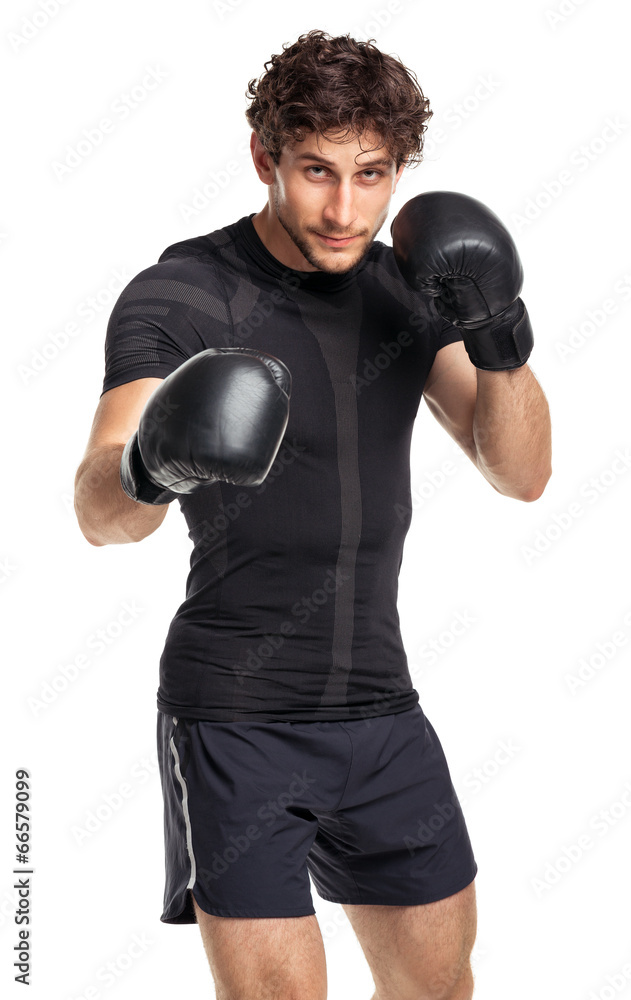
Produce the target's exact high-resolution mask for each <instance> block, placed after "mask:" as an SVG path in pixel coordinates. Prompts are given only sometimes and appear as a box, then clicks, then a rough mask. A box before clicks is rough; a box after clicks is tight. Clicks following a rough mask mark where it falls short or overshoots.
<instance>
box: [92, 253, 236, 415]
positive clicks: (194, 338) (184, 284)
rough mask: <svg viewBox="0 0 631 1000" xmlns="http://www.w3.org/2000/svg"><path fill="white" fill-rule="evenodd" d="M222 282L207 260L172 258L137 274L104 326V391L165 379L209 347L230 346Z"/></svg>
mask: <svg viewBox="0 0 631 1000" xmlns="http://www.w3.org/2000/svg"><path fill="white" fill-rule="evenodd" d="M230 336H231V324H230V316H229V311H228V307H227V305H226V301H225V295H224V291H223V284H222V282H221V280H220V278H219V276H218V275H217V274H216V272H215V268H214V267H213V266H212V264H210V263H209V262H208V261H200V260H196V259H193V258H185V257H184V258H175V259H170V260H165V261H160V262H158V263H157V264H153V265H151V267H148V268H146V269H145V270H144V271H141V272H140V273H139V274H137V275H136V277H135V278H132V280H131V281H130V282H129V284H128V285H127V286H126V287H125V288H124V289H123V291H122V292H121V294H120V296H119V298H118V300H117V302H116V305H115V306H114V309H113V310H112V313H111V316H110V318H109V321H108V325H107V332H106V336H105V375H104V379H103V390H102V393H101V395H102V394H103V393H104V392H107V391H108V390H109V389H113V388H115V387H116V386H118V385H123V384H124V383H125V382H131V381H133V380H134V379H139V378H166V376H167V375H170V374H171V372H173V371H175V369H176V368H179V366H180V365H181V364H183V363H184V362H185V361H187V360H188V359H189V358H192V357H193V356H194V355H195V354H199V352H200V351H203V350H206V349H207V348H209V347H228V346H230Z"/></svg>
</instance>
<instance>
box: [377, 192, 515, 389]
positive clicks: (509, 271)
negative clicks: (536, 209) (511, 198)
mask: <svg viewBox="0 0 631 1000" xmlns="http://www.w3.org/2000/svg"><path fill="white" fill-rule="evenodd" d="M390 233H391V235H392V248H393V250H394V256H395V260H396V262H397V266H398V268H399V270H400V271H401V274H402V275H403V277H404V278H405V280H406V281H407V282H408V284H409V285H411V286H412V288H415V289H417V291H422V292H426V293H427V294H429V295H431V296H433V298H434V303H435V305H436V309H437V310H438V312H439V313H440V314H441V316H443V317H444V318H445V319H446V320H448V321H449V322H450V323H453V325H454V326H456V327H458V329H459V330H460V331H461V332H462V339H463V341H464V346H465V348H466V350H467V353H468V355H469V357H470V359H471V361H472V363H473V364H474V365H475V366H476V368H482V369H483V370H484V371H507V370H508V369H511V368H521V366H522V365H524V364H525V363H526V361H527V360H528V358H529V357H530V352H531V351H532V348H533V335H532V327H531V325H530V319H529V318H528V313H527V312H526V307H525V305H524V303H523V302H522V300H521V299H520V298H519V297H518V296H519V293H520V291H521V288H522V284H523V277H524V275H523V270H522V266H521V261H520V259H519V255H518V253H517V248H516V246H515V244H514V242H513V240H512V238H511V236H510V234H509V232H508V230H507V229H506V228H505V227H504V225H503V224H502V222H501V221H500V220H499V219H498V217H497V216H496V215H495V214H494V213H493V212H492V211H491V210H490V209H489V208H487V207H486V205H483V204H482V202H481V201H477V200H476V199H475V198H470V197H469V196H468V195H465V194H460V193H459V192H457V191H428V192H426V193H425V194H419V195H417V196H416V198H412V199H411V200H410V201H408V202H407V203H406V204H405V205H404V206H403V208H402V209H401V211H400V212H399V213H398V215H397V216H396V218H395V219H394V221H393V223H392V225H391V227H390Z"/></svg>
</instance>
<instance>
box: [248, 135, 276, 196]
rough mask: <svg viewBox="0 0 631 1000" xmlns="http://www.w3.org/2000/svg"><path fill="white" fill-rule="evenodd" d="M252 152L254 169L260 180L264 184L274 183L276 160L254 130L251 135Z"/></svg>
mask: <svg viewBox="0 0 631 1000" xmlns="http://www.w3.org/2000/svg"><path fill="white" fill-rule="evenodd" d="M250 152H251V153H252V161H253V163H254V169H255V170H256V172H257V174H258V175H259V180H261V181H263V184H273V183H274V175H275V171H274V166H275V165H274V161H273V160H272V158H271V156H270V155H269V153H267V152H266V151H265V150H264V149H263V146H262V145H261V143H260V141H259V138H258V136H257V134H256V132H253V133H252V135H251V136H250Z"/></svg>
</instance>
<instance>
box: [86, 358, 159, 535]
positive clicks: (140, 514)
mask: <svg viewBox="0 0 631 1000" xmlns="http://www.w3.org/2000/svg"><path fill="white" fill-rule="evenodd" d="M162 381H163V379H161V378H140V379H135V380H134V381H132V382H127V383H125V384H124V385H119V386H117V387H116V388H114V389H109V390H108V392H105V393H103V395H102V396H101V399H100V400H99V405H98V407H97V410H96V413H95V416H94V422H93V424H92V430H91V432H90V438H89V440H88V445H87V447H86V450H85V455H84V456H83V460H82V462H81V465H80V466H79V468H78V469H77V474H76V477H75V493H74V506H75V511H76V514H77V519H78V521H79V527H80V529H81V531H82V533H83V535H84V536H85V538H86V539H87V540H88V542H90V544H91V545H110V544H116V543H122V542H139V541H141V539H143V538H146V537H147V535H150V534H151V533H152V532H153V531H155V530H156V528H157V527H158V526H159V525H160V524H161V523H162V521H163V520H164V518H165V516H166V512H167V509H168V506H169V505H168V504H160V505H155V506H153V505H148V504H144V503H137V502H136V501H135V500H131V499H130V498H129V497H128V496H127V494H126V493H125V491H124V490H123V487H122V486H121V481H120V462H121V455H122V453H123V448H124V447H125V444H126V443H127V441H128V440H129V438H130V437H131V436H132V434H134V433H135V431H136V430H137V429H138V423H139V421H140V416H141V414H142V411H143V409H144V406H145V403H146V402H147V400H148V399H149V396H150V395H151V393H152V392H153V391H154V389H155V388H156V386H158V385H160V383H161V382H162Z"/></svg>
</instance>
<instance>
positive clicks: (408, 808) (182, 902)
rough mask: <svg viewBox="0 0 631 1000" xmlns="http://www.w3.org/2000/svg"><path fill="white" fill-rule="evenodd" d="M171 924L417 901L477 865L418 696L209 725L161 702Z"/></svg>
mask: <svg viewBox="0 0 631 1000" xmlns="http://www.w3.org/2000/svg"><path fill="white" fill-rule="evenodd" d="M158 757H159V762H160V776H161V781H162V790H163V794H164V834H165V854H166V885H165V892H164V910H163V913H162V916H161V918H160V919H161V920H162V921H163V922H164V923H170V924H182V923H195V913H194V910H193V905H192V900H191V896H190V892H189V890H190V891H191V892H192V893H193V895H194V897H195V899H196V901H197V903H198V904H199V906H200V907H201V909H202V910H205V911H206V912H207V913H213V914H216V915H217V916H221V917H301V916H307V915H309V914H313V913H315V909H314V906H313V898H312V896H311V889H310V883H309V876H311V879H312V880H313V883H314V885H315V888H316V890H317V892H318V895H319V896H320V897H321V898H322V899H327V900H330V901H331V902H334V903H369V904H370V903H372V904H382V905H393V906H400V905H411V904H417V903H431V902H434V901H435V900H437V899H443V898H444V897H446V896H450V895H452V894H453V893H455V892H458V891H459V890H460V889H463V888H464V887H465V886H466V885H468V884H469V883H470V882H472V881H473V879H474V878H475V875H476V872H477V864H476V862H475V859H474V856H473V851H472V849H471V843H470V841H469V835H468V832H467V828H466V825H465V821H464V816H463V814H462V810H461V808H460V803H459V802H458V798H457V796H456V793H455V790H454V787H453V785H452V782H451V777H450V774H449V768H448V766H447V761H446V760H445V755H444V753H443V749H442V746H441V744H440V741H439V739H438V737H437V735H436V733H435V731H434V729H433V727H432V725H431V723H430V722H429V720H428V719H427V718H426V716H425V714H424V712H423V710H422V709H421V706H420V705H419V704H416V705H415V706H413V708H410V709H408V710H407V711H405V712H399V713H395V714H392V715H381V716H377V717H371V718H370V719H369V720H364V719H353V720H350V721H344V722H337V721H335V722H328V721H327V722H208V721H203V720H193V719H182V718H180V719H177V718H175V717H173V716H171V715H166V714H164V713H162V712H158Z"/></svg>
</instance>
